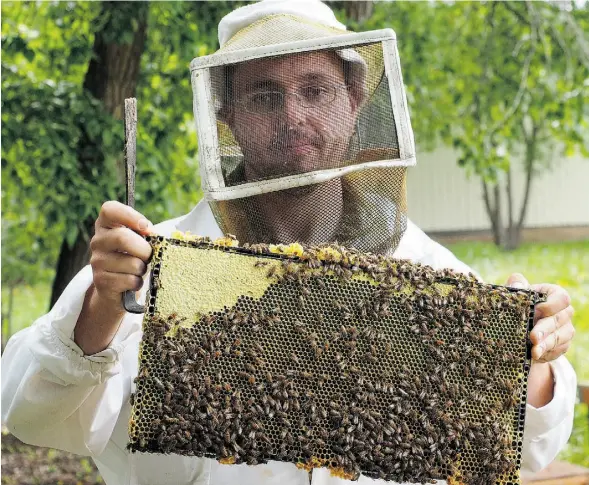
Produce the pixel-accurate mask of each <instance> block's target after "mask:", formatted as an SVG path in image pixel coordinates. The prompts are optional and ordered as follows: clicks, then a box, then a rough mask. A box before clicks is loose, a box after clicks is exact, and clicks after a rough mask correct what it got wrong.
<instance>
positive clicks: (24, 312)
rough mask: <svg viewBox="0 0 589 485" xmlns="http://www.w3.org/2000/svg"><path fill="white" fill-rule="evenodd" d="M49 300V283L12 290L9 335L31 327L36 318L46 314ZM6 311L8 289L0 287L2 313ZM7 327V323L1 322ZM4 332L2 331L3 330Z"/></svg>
mask: <svg viewBox="0 0 589 485" xmlns="http://www.w3.org/2000/svg"><path fill="white" fill-rule="evenodd" d="M50 298H51V283H48V282H46V283H40V284H38V285H36V286H20V287H18V288H15V290H14V302H13V310H12V318H11V329H10V333H11V334H15V333H16V332H18V331H19V330H21V329H23V328H25V327H28V326H29V325H31V324H32V323H33V322H34V321H35V320H36V319H37V318H38V317H40V316H41V315H43V314H45V313H47V311H48V309H49V299H50ZM7 311H8V287H7V286H6V285H2V312H3V313H5V312H7ZM3 325H7V322H3ZM3 332H4V329H3Z"/></svg>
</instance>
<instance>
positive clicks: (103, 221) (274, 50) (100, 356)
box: [2, 0, 576, 485]
mask: <svg viewBox="0 0 589 485" xmlns="http://www.w3.org/2000/svg"><path fill="white" fill-rule="evenodd" d="M346 35H349V34H347V33H346V32H345V27H344V26H343V25H341V24H340V23H339V22H338V21H337V20H336V19H335V16H334V15H333V12H332V11H331V10H330V9H329V8H328V7H327V6H326V5H324V4H322V3H320V2H319V1H318V0H299V1H287V0H265V1H263V2H260V3H256V4H252V5H248V6H246V7H242V8H239V9H237V10H235V11H233V12H231V13H230V14H229V15H227V16H226V17H224V18H223V19H222V20H221V23H220V24H219V41H220V44H221V49H220V52H219V54H221V56H217V57H215V56H214V55H213V56H210V59H208V60H204V61H203V60H198V59H197V60H195V61H194V63H193V66H192V76H193V86H194V89H195V111H196V117H197V125H198V132H199V145H200V161H201V165H202V172H201V173H202V179H203V190H204V192H205V199H204V200H203V201H201V202H200V203H199V204H198V205H197V206H196V207H195V208H194V209H193V210H192V212H190V213H189V214H187V215H185V216H183V217H179V218H177V219H173V220H169V221H166V222H163V223H161V224H158V225H157V226H155V227H154V226H152V224H151V223H150V222H149V221H148V220H147V219H146V218H145V217H144V216H143V215H141V214H140V213H138V212H137V211H135V210H133V209H131V208H129V207H127V206H125V205H123V204H120V203H118V202H114V201H110V202H106V203H105V204H104V205H103V206H102V208H101V210H100V214H99V216H98V219H97V220H96V232H95V235H94V237H93V238H92V241H91V251H92V256H91V261H90V265H89V266H87V267H85V268H84V269H82V270H81V271H80V273H78V275H76V277H75V278H74V279H73V280H72V281H71V283H70V284H69V286H68V287H67V288H66V290H65V291H64V293H63V294H62V296H61V297H60V299H59V300H58V302H57V303H56V304H55V306H54V307H53V308H52V309H51V311H50V312H49V313H48V314H46V315H44V316H42V317H40V318H39V319H38V320H36V321H35V322H34V323H33V325H31V326H30V327H29V328H26V329H24V330H22V331H20V332H18V333H17V334H15V335H14V336H13V337H12V338H11V339H10V341H9V342H8V344H7V347H6V349H5V352H4V355H3V357H2V421H3V423H4V424H5V425H6V426H7V427H8V429H9V430H10V431H11V432H12V433H13V434H14V435H15V436H16V437H17V438H19V439H21V440H22V441H24V442H26V443H30V444H34V445H38V446H47V447H53V448H59V449H62V450H66V451H70V452H73V453H77V454H80V455H87V456H91V457H92V458H93V459H94V461H95V462H96V464H97V466H98V469H99V470H100V473H101V474H102V477H103V478H104V480H105V482H106V483H107V484H108V485H117V484H120V485H123V484H173V485H181V484H210V485H221V484H227V485H229V484H266V483H267V484H270V483H281V484H284V485H286V484H306V483H309V481H311V482H312V483H313V484H336V483H338V484H342V483H344V482H343V481H342V480H341V479H338V478H335V477H332V476H330V474H329V471H328V470H326V469H316V470H314V472H313V474H312V475H309V474H308V473H307V472H306V471H304V470H301V469H298V468H297V467H295V466H294V465H293V464H289V463H282V462H269V463H268V464H264V465H258V466H251V467H250V466H248V465H221V464H219V463H218V462H217V461H215V460H211V459H204V458H194V457H182V456H177V455H170V456H163V455H153V454H140V453H136V454H131V453H129V452H127V450H126V444H127V442H128V436H127V428H128V421H129V416H130V405H129V396H130V394H131V392H132V386H133V378H134V377H135V376H136V374H137V368H138V346H139V341H140V338H141V320H142V315H133V314H127V313H125V311H124V309H123V308H122V305H121V295H122V293H123V292H124V291H126V290H142V296H144V295H145V291H146V288H145V286H146V284H145V283H144V276H145V274H146V271H147V264H148V261H149V258H150V255H151V247H150V245H149V244H148V243H147V242H146V241H145V240H144V239H143V238H142V237H141V235H145V234H148V233H158V234H161V235H164V236H169V235H171V233H172V232H173V231H175V230H179V231H190V232H192V233H194V234H199V235H205V236H210V237H212V238H215V237H220V236H221V235H222V234H223V233H224V232H230V233H232V234H236V235H237V237H238V239H240V240H241V242H247V241H249V242H256V241H264V242H293V241H302V242H306V243H311V244H315V243H321V242H328V241H333V240H338V241H339V242H340V243H344V244H347V245H350V246H354V247H357V248H358V249H360V250H364V251H373V252H379V253H384V254H392V255H394V256H395V257H398V258H407V259H410V260H412V261H415V262H421V263H424V264H429V265H431V266H433V267H434V268H446V267H448V268H453V269H455V270H457V271H463V272H467V271H469V270H470V269H469V268H468V267H467V266H466V265H464V264H463V263H461V262H460V261H458V260H457V259H456V258H455V257H454V256H453V255H452V254H451V253H450V252H449V251H448V250H447V249H445V248H443V247H442V246H440V245H438V244H437V243H435V242H434V241H432V240H431V239H429V238H428V237H427V236H426V235H425V234H424V233H423V232H422V231H421V230H419V229H418V228H417V227H416V226H415V225H414V224H412V223H411V221H409V220H408V219H407V217H406V213H405V205H406V203H405V171H406V168H407V167H408V166H410V165H412V164H413V163H414V158H415V157H414V155H415V153H414V146H413V136H412V133H411V126H410V123H409V118H408V113H407V109H406V101H405V97H404V91H403V85H402V79H401V77H400V70H399V69H398V62H397V58H396V50H395V49H396V48H395V46H394V42H393V43H391V41H390V40H387V39H384V38H383V39H381V38H379V37H378V36H376V37H371V36H370V35H368V36H367V37H366V38H363V39H364V40H363V41H362V42H359V43H358V45H351V44H350V43H349V42H348V43H346V42H342V41H341V39H348V37H345V36H346ZM338 36H339V37H338ZM338 39H340V40H338ZM297 42H298V44H297ZM350 42H351V41H350ZM280 44H282V45H280ZM344 44H345V45H344ZM293 45H294V46H295V47H292V46H293ZM268 46H273V47H268ZM318 46H319V47H320V48H319V47H318ZM256 49H257V50H256ZM260 52H262V53H263V55H260ZM256 53H257V54H256ZM248 56H249V57H248ZM223 60H224V61H223ZM227 60H229V61H231V62H228V61H227ZM221 61H223V62H221ZM207 63H208V64H207ZM507 284H509V285H514V286H519V287H528V283H527V281H526V280H525V278H524V277H523V276H522V275H520V274H518V273H515V274H513V275H512V276H511V277H510V278H509V280H508V281H507ZM532 288H534V289H536V290H540V291H544V292H546V293H547V294H548V298H547V300H546V302H544V303H542V304H540V305H539V306H538V307H537V312H536V316H535V320H536V325H535V328H534V330H533V332H532V336H531V339H532V343H533V344H534V347H533V351H532V352H533V353H532V355H533V358H534V362H533V365H532V367H531V371H530V376H529V383H528V404H527V411H526V420H525V432H524V444H523V457H522V468H523V469H524V470H527V471H535V470H539V469H541V468H543V467H545V466H546V465H547V464H548V463H550V461H552V460H553V459H554V457H555V456H556V455H557V453H558V452H559V451H560V450H561V449H562V448H563V446H564V445H565V443H566V442H567V440H568V438H569V436H570V433H571V428H572V422H573V410H574V401H575V388H576V377H575V373H574V371H573V369H572V367H571V366H570V364H569V363H568V361H567V360H566V358H565V356H564V354H565V353H566V351H567V350H568V348H569V346H570V343H571V339H572V338H573V335H574V328H573V325H572V322H571V317H572V314H573V309H572V307H571V305H570V298H569V296H568V294H567V293H566V291H565V290H564V289H562V288H560V287H558V286H556V285H551V284H539V285H532ZM375 482H378V481H373V480H371V479H368V478H366V477H361V478H360V480H359V483H360V484H362V483H375Z"/></svg>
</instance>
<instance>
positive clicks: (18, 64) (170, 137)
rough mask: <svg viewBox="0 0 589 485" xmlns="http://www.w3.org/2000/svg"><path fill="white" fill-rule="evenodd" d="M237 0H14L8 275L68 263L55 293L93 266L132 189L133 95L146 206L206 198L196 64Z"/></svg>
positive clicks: (6, 18) (7, 143) (9, 52)
mask: <svg viewBox="0 0 589 485" xmlns="http://www.w3.org/2000/svg"><path fill="white" fill-rule="evenodd" d="M236 5H238V4H237V3H233V2H214V3H209V2H194V3H193V2H177V3H174V2H153V3H149V4H148V3H140V2H129V3H97V2H89V3H74V2H69V3H66V2H62V3H59V2H51V3H49V2H42V3H38V2H37V3H33V2H30V3H18V2H14V3H11V2H4V3H3V4H2V46H3V56H2V88H3V95H4V96H3V99H2V136H3V141H4V143H3V144H2V176H3V188H2V189H3V190H2V202H3V209H4V220H5V221H7V222H6V223H4V224H3V226H2V235H3V238H4V240H5V241H11V242H14V244H11V245H10V246H7V245H6V244H4V246H3V254H2V256H3V258H2V259H3V263H4V264H3V278H5V275H6V277H7V278H8V275H10V274H13V275H22V274H23V271H22V269H23V265H22V264H21V262H24V261H31V267H30V269H31V271H30V272H26V275H27V276H26V278H20V279H18V281H20V282H24V283H34V282H36V281H38V280H39V278H41V277H43V276H44V277H48V276H49V277H50V275H51V271H50V270H49V271H46V272H44V270H43V268H51V267H52V266H56V265H57V267H58V272H57V277H56V278H55V281H54V285H53V286H54V291H53V297H52V300H53V301H55V299H56V298H57V297H58V296H59V294H60V292H61V290H62V289H63V287H64V286H65V284H67V283H68V282H69V279H71V277H72V276H73V275H74V274H75V273H76V272H77V271H78V270H79V269H80V268H81V266H82V265H83V264H85V262H86V258H87V254H88V243H89V240H90V237H91V235H92V229H93V227H92V222H93V221H94V219H95V218H96V216H97V214H98V210H99V208H100V205H101V203H102V202H103V201H104V200H108V199H114V198H119V199H121V197H122V195H123V187H122V179H123V177H122V172H121V163H122V160H123V159H122V148H123V132H124V130H123V125H122V122H121V121H120V117H121V112H122V111H121V110H122V107H123V99H124V98H125V97H127V96H132V95H134V94H135V95H136V96H137V98H138V106H139V113H138V118H139V131H138V164H137V197H136V201H137V208H138V210H140V211H141V212H143V213H145V214H146V215H147V216H148V217H150V218H151V219H152V220H153V221H159V220H162V219H165V218H169V217H170V216H172V215H180V214H182V213H184V212H186V211H187V210H188V209H189V208H190V207H191V206H192V205H193V204H194V203H195V202H196V201H197V200H198V198H199V197H200V188H199V178H198V173H197V160H196V149H197V144H196V133H195V130H194V128H193V126H194V122H193V113H192V92H191V86H190V75H189V71H188V65H189V63H190V61H191V60H192V59H193V58H194V57H195V56H197V55H204V54H206V53H209V52H211V51H212V50H214V49H215V47H216V43H217V41H216V25H217V22H218V19H219V18H220V17H221V16H222V15H223V14H224V13H225V12H226V11H229V10H230V9H232V8H234V6H236ZM148 11H149V12H148ZM146 32H147V34H146ZM143 42H144V43H145V45H144V47H143V48H141V44H142V43H143ZM125 56H127V57H126V58H125ZM17 241H18V242H17ZM60 255H61V256H60ZM58 260H59V264H56V263H57V261H58ZM3 281H4V279H3Z"/></svg>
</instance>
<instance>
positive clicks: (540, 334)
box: [536, 332, 544, 340]
mask: <svg viewBox="0 0 589 485" xmlns="http://www.w3.org/2000/svg"><path fill="white" fill-rule="evenodd" d="M536 335H538V340H542V338H543V337H544V332H538V333H537V334H536Z"/></svg>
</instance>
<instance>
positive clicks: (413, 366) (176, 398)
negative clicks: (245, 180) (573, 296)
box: [128, 237, 539, 485]
mask: <svg viewBox="0 0 589 485" xmlns="http://www.w3.org/2000/svg"><path fill="white" fill-rule="evenodd" d="M148 240H149V242H150V243H151V244H152V246H153V249H154V253H153V254H154V255H153V260H152V268H153V269H152V276H151V277H152V281H151V287H150V292H149V295H148V311H147V313H146V314H145V319H144V323H143V328H144V335H143V340H142V343H141V347H140V369H139V375H138V377H137V378H136V381H135V382H136V391H135V393H134V395H133V408H132V416H131V421H130V424H129V438H130V442H129V445H128V447H129V449H130V450H132V451H141V452H153V453H178V454H182V455H196V456H205V457H211V458H215V459H217V460H219V461H220V462H221V463H226V464H234V463H248V464H257V463H263V462H265V461H267V460H280V461H287V462H293V463H296V464H297V466H299V467H302V468H305V469H311V468H313V467H329V468H330V469H331V471H332V473H334V474H336V475H338V476H341V477H345V478H349V479H354V478H357V477H358V476H359V474H360V473H361V474H363V475H366V476H369V477H373V478H383V479H386V480H393V481H401V482H403V481H411V482H426V481H430V480H432V479H447V480H449V483H465V484H483V483H484V484H486V485H488V484H493V483H497V484H519V483H520V478H519V468H520V463H521V449H522V438H523V428H524V417H525V403H526V386H527V384H526V383H527V377H528V372H529V368H530V348H529V344H528V340H529V339H528V335H529V331H530V328H531V326H532V320H533V309H534V305H535V303H536V302H537V301H539V295H538V294H536V293H534V292H530V291H523V290H514V289H508V288H504V287H497V286H492V285H486V284H482V283H479V282H478V281H477V280H476V279H475V278H474V277H472V276H464V275H458V274H456V273H453V272H452V271H450V270H445V271H434V270H432V269H431V268H429V267H427V266H422V265H417V264H412V263H409V262H407V261H399V260H393V259H386V258H383V257H378V256H374V255H366V254H361V253H356V252H353V251H348V250H345V249H343V248H338V247H336V246H325V247H320V248H307V249H305V248H302V247H301V246H300V245H298V244H294V245H290V246H269V247H267V246H263V245H254V246H249V247H248V246H246V247H244V248H241V247H236V246H235V244H236V243H235V242H234V241H232V240H231V239H230V238H225V239H223V240H220V241H216V242H214V243H211V242H210V241H208V240H206V239H201V238H193V240H180V239H164V238H162V237H149V238H148Z"/></svg>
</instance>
